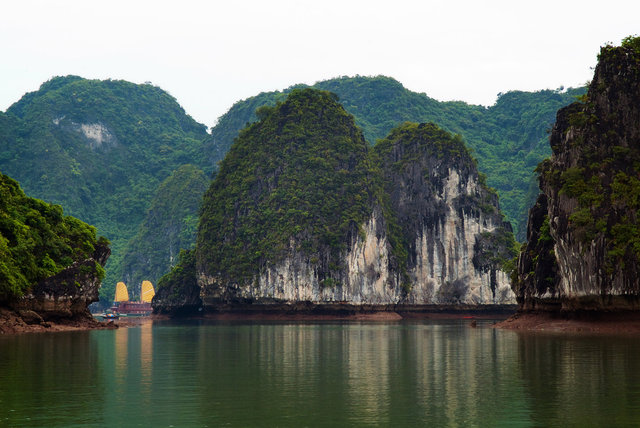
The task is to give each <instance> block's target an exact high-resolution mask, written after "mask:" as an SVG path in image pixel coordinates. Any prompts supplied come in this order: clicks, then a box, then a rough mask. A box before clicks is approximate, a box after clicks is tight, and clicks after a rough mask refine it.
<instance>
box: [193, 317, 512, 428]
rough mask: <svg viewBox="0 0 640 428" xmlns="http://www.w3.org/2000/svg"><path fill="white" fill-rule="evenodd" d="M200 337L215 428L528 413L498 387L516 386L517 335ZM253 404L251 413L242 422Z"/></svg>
mask: <svg viewBox="0 0 640 428" xmlns="http://www.w3.org/2000/svg"><path fill="white" fill-rule="evenodd" d="M201 332H202V335H208V336H209V337H207V338H204V337H202V338H201V340H200V341H199V343H200V349H199V352H198V358H197V364H198V367H197V370H198V372H199V373H201V375H202V377H203V379H206V380H207V382H206V385H205V386H204V388H205V389H206V391H205V392H204V393H203V394H201V397H202V398H201V409H202V411H203V415H204V413H205V412H208V415H210V416H211V415H215V418H216V419H214V421H220V422H221V421H225V420H234V421H235V422H237V423H238V424H239V425H255V424H256V423H260V421H262V420H264V418H267V419H268V420H270V421H273V422H274V424H275V425H278V424H281V425H291V426H293V425H305V424H309V422H310V421H313V422H314V423H313V424H314V425H323V424H326V425H328V426H331V425H333V426H345V425H351V426H352V425H354V424H355V425H358V424H362V425H385V426H394V425H395V426H411V425H414V424H415V423H418V422H424V423H429V424H434V426H444V425H449V426H451V425H460V426H464V425H465V421H469V420H476V421H477V420H483V421H486V423H487V424H488V425H495V424H499V423H500V422H501V421H503V420H509V418H510V417H511V416H512V414H511V413H512V408H513V406H516V405H517V406H519V407H520V408H522V407H523V405H524V404H523V402H524V394H523V391H522V386H521V385H520V384H508V383H507V384H505V383H504V382H501V379H502V378H506V377H509V378H513V377H517V370H518V366H517V347H516V346H515V339H516V336H515V334H510V333H507V334H505V333H504V332H499V333H501V334H497V332H495V331H493V330H492V329H476V330H473V329H470V328H468V327H467V326H466V324H465V325H460V324H451V325H448V326H447V325H444V326H443V325H438V326H433V325H429V326H427V325H424V324H398V325H396V326H389V325H385V324H347V325H246V326H229V327H227V328H225V327H221V328H219V329H217V330H216V331H215V333H213V332H212V330H205V329H203V330H202V331H201ZM212 339H213V342H212ZM230 393H231V394H235V396H234V397H232V398H231V399H229V397H228V396H225V395H226V394H230ZM247 400H248V401H250V402H251V403H252V404H251V409H252V411H251V412H244V413H243V411H242V409H243V408H244V407H243V406H246V404H247ZM234 403H235V404H234ZM516 403H517V404H516ZM205 409H206V410H205ZM278 418H281V419H278Z"/></svg>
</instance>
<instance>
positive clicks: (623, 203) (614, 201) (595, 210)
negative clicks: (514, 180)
mask: <svg viewBox="0 0 640 428" xmlns="http://www.w3.org/2000/svg"><path fill="white" fill-rule="evenodd" d="M550 143H551V148H552V150H553V155H552V157H551V159H549V160H546V161H544V162H543V163H541V164H540V166H539V169H538V171H539V174H540V188H541V190H542V194H541V195H540V197H539V198H538V201H537V203H536V205H535V207H534V208H533V209H532V210H531V212H530V216H529V229H528V243H527V246H526V247H525V248H524V249H523V252H522V253H521V255H520V257H519V260H518V270H517V274H516V278H515V281H514V285H513V287H514V291H515V292H516V294H517V298H518V302H519V303H520V304H521V306H522V309H523V310H535V309H540V310H551V311H559V310H562V311H576V310H599V311H601V310H608V311H612V310H624V309H640V300H639V297H640V272H639V266H640V263H639V262H640V227H639V223H638V221H639V220H640V219H639V218H638V212H639V209H640V38H632V37H631V38H627V39H625V40H624V41H623V43H622V45H621V46H619V47H613V46H605V47H603V48H602V50H601V51H600V55H599V62H598V65H597V67H596V69H595V74H594V78H593V80H592V82H591V84H590V85H589V90H588V93H587V94H586V96H585V97H584V98H583V100H582V101H581V102H576V103H574V104H572V105H570V106H568V107H566V108H564V109H562V110H560V111H559V112H558V115H557V120H556V124H555V126H554V128H553V131H552V134H551V139H550Z"/></svg>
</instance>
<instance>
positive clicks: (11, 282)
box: [0, 174, 107, 304]
mask: <svg viewBox="0 0 640 428" xmlns="http://www.w3.org/2000/svg"><path fill="white" fill-rule="evenodd" d="M98 243H99V241H98V239H97V238H96V230H95V228H94V227H92V226H89V225H88V224H86V223H84V222H82V221H80V220H78V219H76V218H74V217H71V216H65V215H63V211H62V207H61V206H59V205H51V204H48V203H46V202H43V201H41V200H38V199H35V198H30V197H28V196H26V195H25V194H24V192H23V191H22V189H21V188H20V186H19V185H18V183H17V182H16V181H15V180H13V179H11V178H10V177H8V176H6V175H4V174H0V304H2V303H5V302H7V301H9V300H11V299H14V298H16V297H19V296H22V295H23V294H25V293H27V292H29V291H30V289H31V287H33V286H34V285H36V284H37V283H38V282H39V281H42V280H44V279H45V278H48V277H50V276H53V275H55V274H57V273H59V272H61V271H62V270H63V269H65V268H67V267H68V266H70V265H71V264H72V263H74V262H78V261H83V260H85V259H88V258H90V257H91V256H92V255H93V253H94V251H95V249H96V247H97V246H98ZM106 244H107V242H106V240H104V238H101V239H100V245H104V246H106ZM89 268H90V269H93V270H94V271H95V272H96V274H97V275H98V276H99V277H102V276H103V275H104V270H103V269H102V267H101V266H100V265H99V264H98V263H93V266H89Z"/></svg>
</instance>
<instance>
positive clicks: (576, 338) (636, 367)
mask: <svg viewBox="0 0 640 428" xmlns="http://www.w3.org/2000/svg"><path fill="white" fill-rule="evenodd" d="M638 355H640V342H638V341H637V340H636V338H633V337H625V336H621V337H606V336H586V335H568V334H563V335H556V336H554V335H544V334H535V333H521V334H519V336H518V366H519V368H520V372H521V376H522V378H523V379H524V382H525V386H526V387H527V399H528V400H530V402H531V406H532V414H533V415H535V417H536V420H535V424H536V425H539V426H637V424H638V416H639V406H640V361H639V360H638Z"/></svg>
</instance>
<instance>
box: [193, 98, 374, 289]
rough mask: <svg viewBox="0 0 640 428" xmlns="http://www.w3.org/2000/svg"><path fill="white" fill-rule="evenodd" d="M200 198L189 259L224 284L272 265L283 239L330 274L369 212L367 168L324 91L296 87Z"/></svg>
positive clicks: (264, 111)
mask: <svg viewBox="0 0 640 428" xmlns="http://www.w3.org/2000/svg"><path fill="white" fill-rule="evenodd" d="M258 116H259V117H260V119H261V120H259V121H258V122H255V123H253V124H251V125H249V126H248V127H246V128H245V129H243V130H242V131H241V132H240V134H239V136H238V138H237V139H236V142H235V143H234V145H233V146H232V147H231V149H230V150H229V152H228V153H227V156H226V157H225V158H224V160H223V161H222V162H221V164H220V170H219V172H218V174H217V176H216V178H215V180H214V181H213V183H212V185H211V187H210V189H209V190H208V191H207V193H206V195H205V197H204V200H203V206H202V211H201V219H200V227H199V230H198V247H197V249H198V251H197V260H198V264H199V265H201V266H207V267H208V268H210V269H215V271H213V272H210V273H211V274H220V275H222V276H223V277H224V279H225V280H228V281H239V282H240V281H243V280H247V279H248V278H250V277H251V276H252V275H254V274H255V268H256V266H261V265H264V264H265V263H276V262H278V261H279V258H280V257H281V256H282V255H283V254H284V253H285V252H287V251H288V249H289V248H288V246H289V241H290V239H293V238H295V239H296V240H298V241H300V243H301V244H300V245H301V248H300V250H301V251H303V252H306V253H310V252H312V251H313V252H317V251H321V249H326V252H327V254H329V255H330V257H329V258H328V259H327V260H317V261H316V263H319V264H322V265H326V266H325V267H326V268H327V269H328V270H337V269H338V264H339V263H340V261H339V256H340V251H342V250H344V248H345V236H347V235H348V233H350V232H355V231H357V230H358V228H359V227H360V225H361V224H362V223H363V222H364V220H365V218H366V216H367V215H368V214H369V213H368V209H369V201H370V199H371V198H372V195H371V194H370V189H369V186H368V183H369V181H370V178H369V179H368V177H369V176H370V175H371V170H372V168H373V167H372V165H371V163H370V160H369V156H368V146H367V144H366V142H365V140H364V138H363V136H362V132H361V131H360V130H359V129H358V128H357V127H356V125H355V123H354V120H353V117H352V116H351V115H350V114H349V113H347V112H346V111H345V110H344V108H343V107H342V106H341V105H340V104H339V103H338V101H337V98H336V97H335V96H334V95H333V94H331V93H329V92H326V91H317V90H311V89H297V90H294V91H292V92H291V93H290V94H289V97H288V98H287V99H286V101H285V102H282V103H278V104H277V105H276V106H275V107H262V108H260V109H259V110H258Z"/></svg>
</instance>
